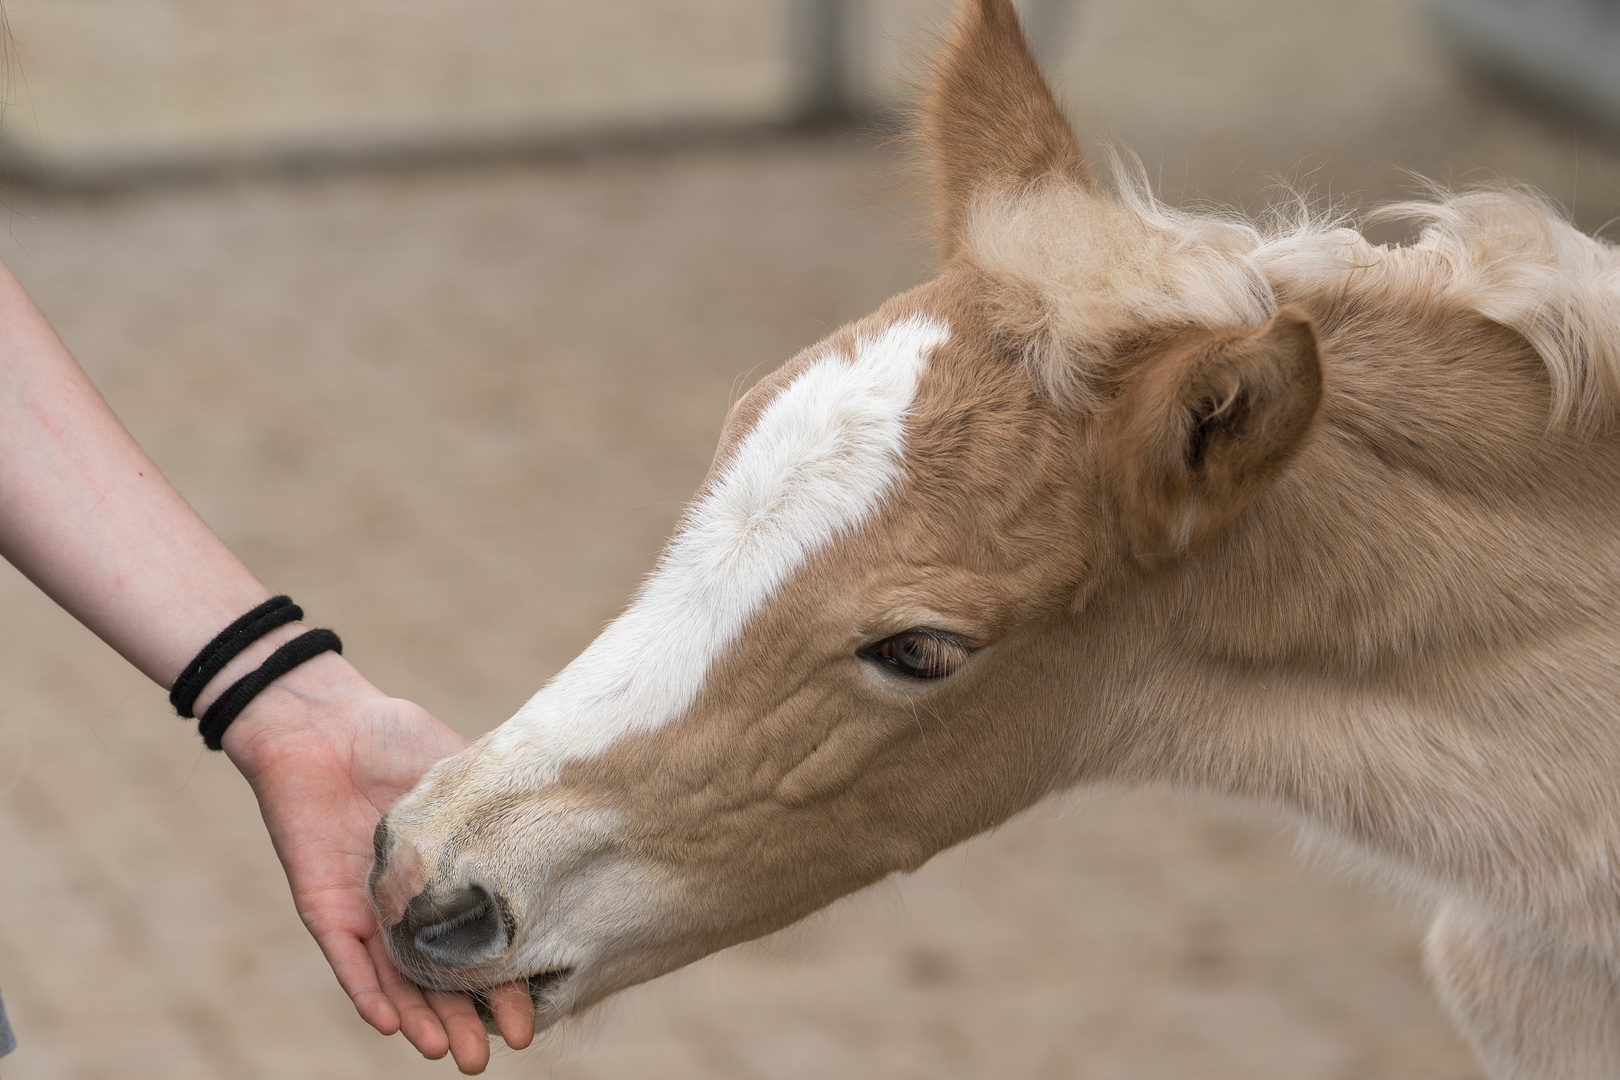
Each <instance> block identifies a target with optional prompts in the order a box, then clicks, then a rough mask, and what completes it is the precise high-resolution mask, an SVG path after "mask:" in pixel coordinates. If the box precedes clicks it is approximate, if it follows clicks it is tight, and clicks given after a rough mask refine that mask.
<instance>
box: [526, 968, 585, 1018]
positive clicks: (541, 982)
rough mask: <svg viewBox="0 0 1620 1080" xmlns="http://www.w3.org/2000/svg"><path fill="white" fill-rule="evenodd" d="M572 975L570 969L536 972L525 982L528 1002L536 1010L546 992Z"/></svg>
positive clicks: (572, 971)
mask: <svg viewBox="0 0 1620 1080" xmlns="http://www.w3.org/2000/svg"><path fill="white" fill-rule="evenodd" d="M573 973H574V969H573V968H571V967H565V968H556V969H555V970H552V971H537V972H535V973H534V974H533V975H530V976H529V977H528V979H527V980H526V981H527V982H528V984H529V1000H530V1001H533V1002H534V1004H535V1006H536V1007H537V1008H538V1007H539V1006H540V1004H541V1002H542V1000H543V999H544V997H545V994H546V991H548V990H550V989H551V988H552V987H554V986H556V985H557V984H558V983H560V982H562V981H563V980H564V979H566V978H568V976H570V975H572V974H573Z"/></svg>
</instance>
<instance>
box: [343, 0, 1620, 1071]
mask: <svg viewBox="0 0 1620 1080" xmlns="http://www.w3.org/2000/svg"><path fill="white" fill-rule="evenodd" d="M923 135H924V138H925V141H926V145H927V148H928V155H929V160H930V162H931V164H932V170H933V175H934V178H935V180H936V187H937V204H936V205H937V212H938V236H939V241H940V245H941V247H942V249H943V256H944V260H943V267H944V268H943V270H942V271H941V273H940V274H939V276H938V277H937V278H935V279H934V280H932V281H930V282H928V283H927V284H924V285H922V286H919V287H918V288H916V289H914V290H912V291H910V292H908V293H905V294H903V295H901V296H898V297H896V298H894V299H893V300H891V301H890V302H889V303H887V304H885V305H884V306H883V307H882V308H880V309H879V310H878V311H877V312H876V313H874V314H873V315H871V316H869V317H868V318H866V319H863V320H861V321H860V322H858V323H856V324H854V325H853V326H849V327H846V328H844V329H842V330H840V331H838V332H837V333H835V334H833V335H832V336H831V337H830V338H828V339H827V340H826V341H823V342H821V343H820V344H818V345H815V346H813V347H812V348H810V349H808V350H806V351H805V352H804V353H802V354H800V355H799V356H798V357H797V358H795V359H793V360H792V361H790V362H789V363H788V364H787V365H785V366H784V367H783V368H781V369H780V370H779V371H777V372H776V373H775V374H773V375H771V376H770V377H768V378H767V379H765V380H764V381H763V382H761V383H760V384H759V385H758V386H757V387H755V388H754V389H753V390H752V391H751V392H750V393H749V394H748V395H747V396H746V397H744V398H743V399H742V400H741V401H740V402H739V403H738V404H737V406H736V407H735V408H734V409H733V410H732V413H731V415H730V416H729V417H728V418H727V420H726V424H725V427H724V430H723V431H722V433H721V438H720V446H719V450H718V452H717V454H716V456H715V461H714V465H713V468H712V470H711V471H710V474H709V477H708V479H707V481H706V482H705V484H704V486H703V489H702V490H701V491H700V492H699V494H698V496H697V498H696V500H695V501H694V502H693V504H692V505H691V507H690V508H689V509H688V511H687V513H686V516H685V518H684V519H683V521H682V524H681V526H680V529H679V531H678V532H677V533H676V535H675V537H674V538H673V539H672V540H671V541H670V543H669V546H668V548H667V549H666V551H665V552H664V555H663V557H662V559H661V560H660V562H659V565H658V569H657V571H656V572H655V573H654V574H653V575H652V576H651V577H650V578H649V579H648V580H647V582H646V584H645V586H644V587H643V588H642V590H641V592H640V593H639V595H638V596H637V597H636V599H635V601H634V602H633V603H632V604H631V606H630V607H629V608H628V609H627V610H626V611H625V612H624V614H623V615H622V616H620V618H619V619H618V620H617V621H615V622H614V623H613V624H612V625H610V626H609V627H608V628H607V629H606V630H605V631H603V633H602V635H601V636H600V637H599V638H598V639H597V640H596V641H595V642H594V643H593V644H592V645H591V646H590V647H589V648H587V649H586V650H585V652H584V653H583V654H581V656H580V657H579V658H578V659H577V660H575V661H574V662H573V663H572V664H570V665H569V666H568V667H567V668H566V669H565V670H564V671H563V672H562V673H561V674H560V675H558V676H557V678H556V679H554V680H553V681H552V682H551V683H550V684H549V685H548V686H546V687H545V688H544V689H543V690H541V691H540V693H539V694H537V695H536V696H535V697H534V699H533V700H531V701H530V702H529V703H528V704H527V705H525V706H524V707H523V709H522V710H520V711H519V712H518V714H517V715H516V716H515V717H513V718H512V720H511V721H510V722H508V723H507V724H505V725H504V726H502V727H501V728H499V729H497V730H496V731H493V732H491V733H490V734H488V735H486V736H485V737H483V738H482V739H480V740H479V741H478V742H477V743H475V744H474V745H472V746H471V747H469V748H468V749H467V750H466V751H464V752H463V753H461V754H459V755H457V756H456V757H454V758H450V759H448V760H446V761H444V762H441V763H440V764H439V765H438V766H436V767H435V768H434V770H433V771H432V772H431V773H429V775H428V776H427V777H426V778H425V779H424V780H423V781H422V783H421V784H420V785H419V786H418V787H417V788H416V790H415V791H413V792H412V793H411V794H409V795H408V796H406V797H405V798H404V799H402V800H400V802H399V803H398V805H396V806H395V807H394V808H393V809H392V810H391V811H390V812H389V814H388V816H387V817H386V819H385V820H384V822H383V824H382V825H381V826H380V827H379V830H378V860H377V865H376V869H375V871H374V874H373V891H374V896H375V898H376V902H377V907H378V911H379V914H380V916H381V919H382V923H383V925H384V926H385V927H386V928H387V936H388V943H389V947H390V950H391V952H392V954H393V956H394V958H395V959H396V961H397V962H398V963H399V966H400V967H401V968H402V969H403V970H404V971H405V972H406V973H408V974H409V975H410V976H411V977H412V978H414V979H416V980H417V981H419V982H422V983H424V984H427V985H437V986H444V987H456V986H465V987H481V986H491V985H494V984H497V983H500V982H504V981H506V980H510V979H513V978H528V979H529V981H530V986H531V990H532V993H533V996H534V999H535V1004H536V1010H537V1015H538V1018H539V1019H540V1021H541V1022H542V1023H549V1022H552V1021H554V1020H556V1019H557V1018H559V1017H561V1016H564V1015H566V1014H568V1013H571V1012H576V1011H578V1010H580V1009H582V1008H584V1007H586V1006H588V1005H589V1004H591V1003H592V1002H594V1001H597V1000H599V999H601V998H602V997H604V996H606V995H607V994H610V993H612V992H613V991H615V990H618V989H621V988H623V987H626V986H629V985H631V984H633V983H637V982H641V981H643V980H646V979H650V978H652V977H653V976H655V975H658V974H660V973H662V972H665V971H669V970H670V969H672V968H675V967H678V966H680V965H682V964H685V963H688V962H690V961H692V960H694V959H696V958H698V957H700V956H703V955H705V954H706V953H710V952H713V951H714V950H716V949H720V948H723V947H725V946H727V945H730V944H732V943H734V942H738V941H742V940H745V939H747V938H752V937H756V936H758V935H760V934H764V933H767V932H769V931H771V930H774V929H776V928H778V927H781V926H784V925H786V924H787V923H790V922H792V921H794V920H795V919H798V918H800V917H802V916H804V915H806V914H808V913H809V912H811V911H814V910H815V909H817V908H819V907H821V906H822V905H825V904H827V903H829V902H830V901H832V900H834V899H835V898H837V897H839V896H843V895H844V894H846V893H849V892H850V891H852V890H855V889H858V888H861V887H862V886H864V885H867V884H868V883H870V882H873V881H875V880H877V879H879V878H882V877H884V876H885V875H888V874H891V873H894V872H897V871H905V870H911V869H914V868H916V867H918V866H920V865H921V864H922V863H924V862H925V861H927V860H928V859H929V858H930V857H931V856H932V855H934V854H935V853H936V852H938V851H940V850H941V849H943V848H946V847H948V846H950V845H952V844H955V843H957V842H959V841H961V840H963V839H965V838H967V837H969V836H972V835H974V834H975V833H977V832H980V831H982V830H984V829H987V828H989V827H991V826H993V825H995V824H997V823H998V822H1001V821H1004V820H1006V819H1007V818H1008V817H1009V816H1010V815H1012V814H1014V813H1016V812H1018V811H1019V810H1021V809H1023V808H1025V807H1027V806H1029V805H1031V804H1032V803H1034V802H1035V801H1037V800H1039V799H1040V798H1042V797H1043V796H1045V795H1047V794H1048V793H1050V792H1053V791H1055V790H1058V789H1061V788H1067V787H1071V786H1074V785H1076V784H1081V783H1087V782H1093V781H1110V782H1120V781H1125V782H1129V781H1171V782H1176V783H1181V784H1185V785H1189V786H1193V787H1200V788H1205V789H1214V790H1218V791H1222V792H1227V793H1231V794H1236V795H1241V796H1248V797H1253V798H1256V799H1261V800H1265V801H1268V802H1270V803H1272V804H1275V805H1281V806H1283V807H1285V808H1288V809H1289V810H1291V811H1293V812H1294V813H1295V814H1296V815H1297V816H1298V817H1299V818H1301V819H1302V820H1303V821H1305V822H1307V823H1309V824H1310V825H1311V826H1312V827H1313V828H1314V829H1315V831H1317V832H1319V833H1321V834H1325V835H1327V836H1330V837H1333V838H1336V839H1337V840H1338V841H1339V842H1341V843H1342V844H1344V845H1346V846H1348V847H1349V848H1350V849H1352V850H1354V851H1355V852H1357V853H1359V854H1360V855H1361V856H1362V857H1364V858H1365V859H1367V860H1371V861H1374V862H1377V863H1379V864H1382V865H1383V866H1385V867H1387V868H1392V869H1393V870H1395V871H1396V872H1397V873H1398V874H1400V875H1401V876H1402V877H1403V878H1404V879H1405V880H1407V881H1409V882H1410V883H1412V884H1413V885H1414V886H1415V887H1417V888H1419V889H1422V890H1424V891H1426V892H1427V893H1429V894H1430V895H1432V896H1434V897H1435V898H1436V899H1437V900H1438V910H1439V916H1438V918H1437V920H1436V922H1435V924H1434V928H1433V930H1432V931H1431V932H1430V935H1429V938H1428V944H1427V953H1426V955H1427V961H1428V965H1429V969H1430V971H1431V973H1432V976H1433V979H1434V982H1435V985H1436V986H1437V988H1438V990H1439V992H1440V994H1441V996H1442V997H1443V998H1444V999H1445V1002H1446V1004H1447V1005H1448V1007H1449V1008H1450V1010H1451V1012H1452V1014H1453V1016H1454V1017H1455V1018H1456V1020H1457V1022H1458V1023H1459V1024H1460V1025H1461V1026H1462V1028H1463V1029H1464V1031H1465V1032H1466V1033H1467V1034H1468V1036H1469V1038H1471V1039H1472V1040H1473V1043H1474V1045H1475V1047H1476V1048H1477V1049H1478V1051H1479V1053H1480V1055H1481V1057H1482V1059H1483V1060H1484V1061H1485V1062H1486V1063H1487V1068H1488V1069H1489V1070H1490V1073H1491V1075H1492V1076H1494V1077H1501V1078H1506V1077H1516V1078H1524V1077H1538V1078H1551V1077H1559V1078H1573V1077H1591V1078H1597V1077H1611V1078H1612V1077H1614V1076H1620V783H1617V778H1620V663H1617V661H1620V434H1617V420H1620V416H1617V413H1620V253H1617V251H1616V249H1615V248H1613V247H1610V246H1608V245H1605V244H1603V243H1601V242H1599V241H1596V240H1592V239H1589V238H1587V237H1584V236H1582V235H1580V234H1578V233H1577V232H1575V231H1574V230H1573V229H1572V228H1570V227H1569V226H1568V225H1566V224H1565V223H1564V222H1563V221H1561V220H1559V219H1558V218H1557V217H1556V216H1555V215H1554V214H1552V213H1551V212H1549V211H1548V210H1547V209H1546V207H1545V206H1544V205H1543V204H1542V203H1540V202H1539V201H1537V200H1536V199H1534V198H1532V197H1530V196H1528V195H1523V194H1519V193H1515V192H1512V191H1502V192H1493V193H1482V194H1470V195H1462V196H1457V197H1450V198H1443V199H1439V200H1437V201H1435V202H1433V203H1432V204H1426V205H1421V206H1408V207H1405V208H1404V212H1405V213H1407V214H1409V215H1417V216H1420V217H1422V218H1424V219H1426V222H1427V227H1426V229H1425V231H1424V232H1423V233H1422V236H1421V238H1420V239H1419V240H1418V241H1416V242H1415V243H1413V244H1411V245H1408V246H1402V247H1375V246H1373V245H1371V244H1369V243H1368V242H1367V241H1366V240H1364V239H1363V238H1362V237H1361V236H1360V235H1358V234H1357V233H1355V232H1353V231H1351V230H1348V229H1344V228H1338V227H1335V226H1333V225H1331V224H1310V223H1302V224H1299V225H1297V226H1295V227H1292V228H1288V229H1282V230H1274V231H1272V232H1270V233H1263V232H1262V231H1260V230H1258V229H1257V228H1255V227H1254V226H1251V225H1248V224H1246V223H1242V222H1237V221H1234V220H1230V219H1226V218H1218V217H1200V216H1194V215H1189V214H1183V213H1179V212H1176V211H1172V210H1169V209H1167V208H1165V207H1163V206H1161V205H1160V204H1158V203H1157V202H1156V201H1155V200H1154V199H1153V198H1152V196H1151V195H1149V194H1147V193H1146V192H1144V191H1142V190H1139V189H1138V188H1135V187H1132V186H1129V185H1127V186H1126V187H1125V189H1124V190H1122V191H1119V192H1116V193H1113V194H1110V193H1107V192H1104V191H1102V190H1099V189H1098V187H1097V186H1096V184H1095V183H1094V181H1093V178H1092V175H1091V173H1090V172H1089V171H1088V169H1087V167H1086V164H1085V162H1084V160H1083V158H1082V155H1081V152H1080V147H1079V145H1078V143H1077V142H1076V141H1075V138H1074V136H1073V134H1072V133H1071V131H1070V129H1069V127H1068V125H1067V124H1066V123H1065V122H1064V120H1063V118H1062V116H1061V114H1060V113H1059V111H1058V109H1057V107H1056V106H1055V104H1054V103H1053V100H1052V97H1051V94H1050V93H1049V91H1048V90H1047V88H1046V86H1045V85H1044V84H1043V83H1042V81H1041V78H1040V76H1039V74H1038V72H1037V70H1036V68H1035V66H1034V64H1033V63H1032V62H1031V61H1030V58H1029V56H1028V54H1027V52H1026V51H1025V48H1024V45H1023V40H1022V37H1021V35H1020V32H1019V28H1018V24H1017V19H1016V17H1015V15H1014V14H1013V12H1012V9H1011V6H1010V4H1009V3H1007V0H966V2H964V3H963V5H962V8H961V11H960V13H959V15H958V17H957V20H956V24H955V28H954V32H953V34H952V36H951V39H950V43H949V45H948V46H947V48H946V51H945V54H944V56H943V58H942V60H941V62H940V64H939V67H938V71H937V74H936V76H935V80H934V84H933V87H932V91H931V93H930V95H929V98H928V101H927V106H926V112H925V122H924V131H923Z"/></svg>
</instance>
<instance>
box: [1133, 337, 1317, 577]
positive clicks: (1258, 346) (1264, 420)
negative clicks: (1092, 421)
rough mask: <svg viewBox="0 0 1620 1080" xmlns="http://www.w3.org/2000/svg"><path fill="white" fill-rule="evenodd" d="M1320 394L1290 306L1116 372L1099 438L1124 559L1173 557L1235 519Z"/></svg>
mask: <svg viewBox="0 0 1620 1080" xmlns="http://www.w3.org/2000/svg"><path fill="white" fill-rule="evenodd" d="M1321 400H1322V361H1321V356H1320V354H1319V352H1318V350H1317V343H1316V331H1315V329H1314V328H1313V327H1312V325H1311V320H1310V318H1309V317H1308V316H1307V315H1306V314H1305V313H1304V312H1303V311H1301V310H1300V309H1299V308H1296V307H1285V308H1283V309H1282V310H1281V311H1278V312H1277V314H1276V316H1274V317H1273V318H1272V320H1271V322H1270V323H1268V324H1266V325H1265V326H1264V327H1262V328H1260V329H1259V330H1257V331H1248V332H1245V331H1228V332H1225V333H1217V334H1207V335H1201V336H1200V337H1199V338H1197V339H1196V340H1193V341H1188V342H1183V343H1181V344H1180V345H1178V346H1176V347H1172V348H1170V349H1168V350H1166V351H1165V352H1163V353H1160V354H1158V355H1156V356H1153V357H1151V358H1150V359H1148V360H1146V361H1145V362H1144V363H1143V364H1142V366H1141V367H1140V368H1139V369H1138V370H1136V371H1134V372H1132V373H1130V374H1129V375H1128V376H1127V379H1126V382H1125V385H1124V388H1123V392H1122V394H1121V396H1120V399H1119V401H1118V404H1117V405H1116V408H1117V409H1118V412H1117V414H1116V420H1117V423H1118V427H1117V428H1116V429H1115V430H1114V431H1113V432H1111V435H1112V436H1113V437H1112V439H1111V440H1110V441H1111V443H1112V445H1113V447H1114V452H1115V453H1116V454H1118V455H1119V456H1118V459H1117V466H1118V467H1117V468H1116V469H1115V470H1114V471H1113V475H1114V476H1115V477H1116V481H1117V483H1118V484H1119V486H1120V492H1119V494H1120V496H1121V498H1120V505H1121V509H1122V511H1123V513H1124V515H1125V517H1126V521H1125V522H1124V524H1125V525H1126V528H1127V531H1128V534H1129V536H1130V540H1129V542H1130V543H1131V544H1132V545H1133V550H1132V552H1131V554H1133V555H1135V556H1136V557H1137V558H1138V559H1139V560H1141V561H1144V562H1148V563H1152V562H1155V561H1158V560H1159V559H1162V558H1164V557H1166V556H1171V555H1177V554H1181V553H1182V552H1185V551H1187V550H1188V549H1189V548H1192V547H1194V546H1196V545H1197V544H1199V543H1200V542H1201V541H1203V540H1205V539H1208V538H1209V537H1210V536H1212V535H1214V534H1215V533H1216V532H1218V531H1219V530H1220V529H1221V528H1222V527H1223V526H1225V525H1226V524H1227V523H1229V522H1230V521H1231V520H1232V519H1233V518H1235V517H1237V515H1238V514H1240V513H1241V512H1242V511H1243V510H1244V508H1246V507H1247V506H1248V505H1249V504H1250V503H1251V502H1252V501H1254V498H1255V497H1256V496H1257V495H1259V494H1260V492H1262V491H1264V490H1265V488H1266V486H1267V485H1268V484H1270V483H1271V481H1272V480H1273V479H1274V478H1275V477H1276V475H1277V473H1278V472H1279V471H1280V470H1281V469H1282V466H1283V465H1284V464H1285V463H1286V462H1287V461H1288V459H1289V458H1290V457H1291V456H1292V455H1293V454H1294V452H1295V451H1296V450H1297V449H1298V448H1299V447H1300V445H1301V443H1302V442H1303V441H1304V437H1305V433H1306V432H1307V431H1308V430H1309V429H1310V426H1311V421H1312V420H1313V419H1314V418H1315V416H1316V410H1317V406H1318V405H1319V404H1320V403H1321Z"/></svg>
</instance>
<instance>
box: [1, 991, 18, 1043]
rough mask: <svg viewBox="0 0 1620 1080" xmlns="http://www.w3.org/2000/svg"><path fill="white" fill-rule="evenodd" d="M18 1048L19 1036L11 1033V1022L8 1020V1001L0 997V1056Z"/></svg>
mask: <svg viewBox="0 0 1620 1080" xmlns="http://www.w3.org/2000/svg"><path fill="white" fill-rule="evenodd" d="M15 1049H17V1036H15V1035H13V1034H12V1033H11V1024H10V1022H9V1021H7V1020H6V1002H5V999H4V998H0V1057H5V1056H6V1055H7V1054H9V1053H11V1052H12V1051H13V1050H15Z"/></svg>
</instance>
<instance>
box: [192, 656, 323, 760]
mask: <svg viewBox="0 0 1620 1080" xmlns="http://www.w3.org/2000/svg"><path fill="white" fill-rule="evenodd" d="M328 651H330V652H336V653H342V652H343V641H342V639H341V638H339V637H338V636H337V635H336V634H334V633H333V632H332V631H330V630H310V631H308V632H306V633H303V634H299V635H298V636H297V637H295V638H293V639H292V640H291V641H289V642H287V643H286V644H285V645H283V646H282V647H281V648H279V649H277V650H276V651H275V652H273V653H271V654H270V658H269V659H268V660H266V661H265V662H264V663H263V664H260V665H259V667H258V669H257V670H255V671H250V672H248V673H247V674H246V675H244V676H242V677H241V678H240V679H238V680H236V682H235V683H233V684H232V685H231V688H230V689H229V690H226V691H225V692H224V693H223V694H221V695H219V697H218V698H217V699H216V700H215V701H214V703H213V704H212V705H210V706H208V711H207V712H205V713H203V718H202V721H201V722H200V723H198V725H197V730H198V731H200V732H201V733H202V737H203V745H204V746H206V747H208V749H210V750H218V749H219V748H220V740H222V739H223V738H224V737H225V729H226V728H228V727H230V726H231V721H232V720H235V719H236V717H237V715H238V714H239V713H241V711H242V710H243V709H245V708H247V705H248V702H250V701H252V700H253V699H254V698H255V697H258V695H259V691H261V690H263V689H264V688H265V687H267V686H269V685H270V684H271V683H273V682H275V681H276V680H277V679H279V678H281V677H282V676H283V675H285V674H287V672H289V671H291V670H292V669H293V668H295V667H297V666H298V665H299V664H302V663H304V662H305V661H306V660H313V659H314V658H315V657H317V656H319V655H320V654H321V653H323V652H328Z"/></svg>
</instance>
